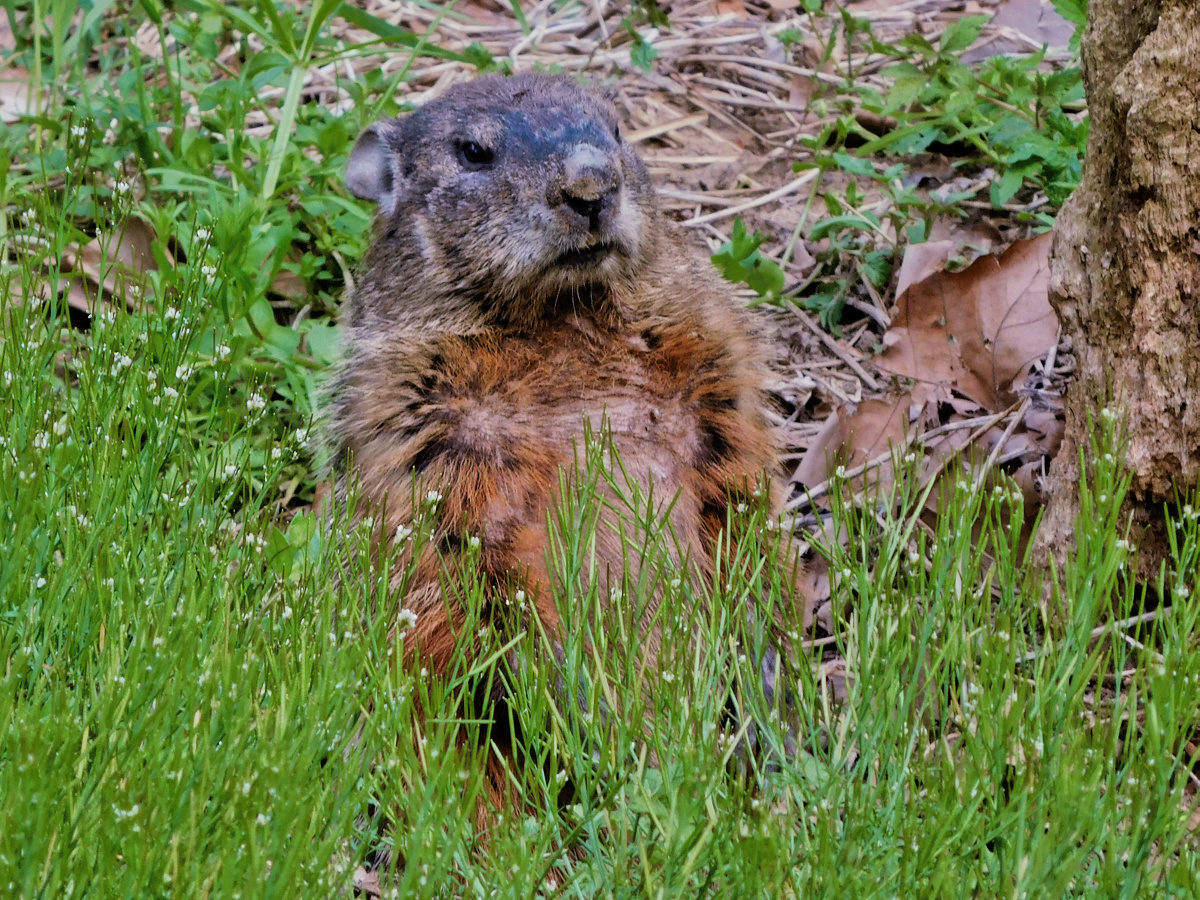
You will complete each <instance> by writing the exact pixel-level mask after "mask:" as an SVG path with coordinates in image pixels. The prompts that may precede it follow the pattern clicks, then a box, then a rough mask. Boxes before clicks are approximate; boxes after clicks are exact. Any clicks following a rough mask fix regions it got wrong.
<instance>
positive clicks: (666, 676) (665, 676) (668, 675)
mask: <svg viewBox="0 0 1200 900" xmlns="http://www.w3.org/2000/svg"><path fill="white" fill-rule="evenodd" d="M662 680H663V681H665V682H666V683H667V684H670V683H671V682H672V681H674V680H675V673H674V672H667V671H664V672H663V673H662Z"/></svg>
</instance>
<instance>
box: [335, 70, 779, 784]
mask: <svg viewBox="0 0 1200 900" xmlns="http://www.w3.org/2000/svg"><path fill="white" fill-rule="evenodd" d="M564 118H565V119H567V120H569V121H572V122H577V123H582V124H581V125H580V126H579V128H577V129H575V130H571V129H567V130H565V131H564V130H563V129H562V128H559V127H558V126H557V125H555V124H554V123H556V122H558V121H559V120H560V119H564ZM615 121H616V120H615V113H614V112H613V110H612V108H611V106H610V105H609V104H607V103H606V102H605V101H603V100H602V99H601V98H599V97H598V96H597V95H596V94H593V93H591V92H589V91H586V90H584V89H581V88H579V87H577V86H576V85H574V84H573V83H572V82H570V81H569V80H567V79H565V78H552V77H548V76H521V77H517V78H512V79H499V78H486V79H479V80H477V81H475V82H472V83H470V84H468V85H464V86H460V87H459V88H456V89H453V90H452V92H451V94H449V95H448V96H447V98H446V99H445V100H443V101H437V102H435V103H434V104H430V105H429V106H427V107H425V108H424V109H423V110H422V111H421V112H419V113H416V114H414V115H413V116H411V117H409V118H408V119H406V120H401V121H400V122H399V123H388V124H385V125H383V126H380V128H379V131H378V132H377V133H376V134H374V135H372V136H371V138H370V142H376V143H371V146H368V147H366V149H365V151H364V152H376V153H377V152H378V150H377V142H379V141H382V142H384V143H385V144H386V150H387V153H388V154H390V156H389V157H388V158H389V159H391V162H390V163H389V165H390V166H391V168H390V169H389V172H390V173H391V174H390V176H389V177H381V178H379V179H378V181H377V182H374V181H371V179H372V178H373V177H375V176H376V175H377V174H378V173H377V171H376V169H374V168H369V166H373V165H377V164H378V159H379V157H372V158H371V159H370V160H368V164H367V165H368V168H367V169H366V175H361V174H359V175H357V176H354V163H353V162H352V177H357V179H358V181H359V182H360V183H366V184H367V187H366V188H362V189H361V190H360V193H363V194H364V195H370V196H373V197H375V198H376V199H378V200H379V201H380V204H381V208H382V210H383V212H382V214H381V215H380V216H379V218H378V220H377V223H376V239H375V242H374V244H373V246H372V248H371V251H370V253H369V254H368V256H367V258H366V261H365V263H364V268H363V271H362V273H361V276H360V280H359V284H358V288H357V290H356V291H355V293H354V294H353V296H352V297H351V299H350V304H349V309H348V316H347V317H346V321H347V338H348V341H347V356H346V360H345V364H344V366H343V367H342V370H341V372H340V375H339V377H338V380H337V384H336V388H335V402H334V404H333V406H332V410H331V424H332V435H333V438H334V441H335V447H336V451H337V455H338V459H339V460H340V461H341V462H340V464H342V465H344V464H345V461H347V460H349V462H350V464H351V465H353V467H354V469H355V470H356V473H357V475H358V477H359V479H360V482H361V486H362V491H363V494H364V495H365V497H366V498H367V499H368V500H369V501H371V503H372V504H373V505H374V507H375V508H376V509H379V508H381V507H385V508H386V513H385V518H386V523H385V526H384V527H385V528H386V529H387V531H386V532H385V533H387V534H391V533H393V532H394V530H395V529H396V528H397V527H399V526H402V525H407V524H408V523H410V522H411V520H412V517H413V515H414V510H413V508H412V498H413V497H414V496H423V495H424V491H425V490H426V489H437V490H439V491H440V492H441V494H442V500H441V503H440V508H441V520H440V522H441V524H440V526H439V528H440V531H439V539H438V540H437V541H435V542H434V543H435V544H437V545H438V547H440V548H441V550H440V552H441V553H442V554H447V553H449V554H453V553H454V548H456V547H457V546H460V543H461V541H462V540H463V539H465V538H466V537H467V536H477V537H478V538H479V539H480V541H481V558H482V562H483V567H484V570H485V572H486V577H487V579H488V581H489V584H491V585H492V586H493V589H494V590H496V591H498V592H501V591H502V592H511V591H512V590H513V587H514V583H519V584H522V585H523V586H524V588H525V589H526V591H527V592H528V593H530V594H531V595H532V596H533V597H534V598H535V599H536V608H537V611H538V613H539V615H540V616H541V617H542V619H543V621H544V622H545V623H546V624H547V625H548V626H549V627H550V629H551V630H552V631H553V629H554V628H555V627H556V626H557V615H556V612H555V607H554V602H553V597H552V592H551V584H550V575H549V573H548V572H547V566H546V558H545V550H546V545H547V538H548V535H547V524H546V521H547V518H546V517H547V511H548V510H549V509H550V508H552V507H553V506H554V504H555V503H556V491H557V489H558V485H559V483H560V482H559V479H560V470H562V469H564V468H569V467H570V466H571V465H572V463H573V461H575V459H576V452H577V447H578V446H579V445H580V444H581V439H582V436H583V433H584V422H585V420H588V421H590V422H591V423H592V425H593V426H596V427H599V426H600V423H601V420H602V419H604V420H606V421H607V423H608V426H609V428H611V433H612V439H613V442H614V445H615V446H616V448H617V449H618V450H619V452H620V455H621V458H622V460H623V462H624V465H625V469H626V471H627V472H628V473H629V475H630V476H631V478H633V479H635V480H636V481H638V482H639V483H640V484H641V485H642V486H643V487H645V486H648V485H649V484H650V483H651V482H653V490H654V494H655V496H656V497H661V498H670V497H672V496H675V497H676V500H675V503H674V506H673V509H672V512H671V523H672V525H673V527H674V530H675V535H676V536H677V538H678V540H679V542H680V546H681V547H683V548H684V549H685V551H686V552H687V554H688V555H689V556H690V558H691V560H692V562H693V563H694V564H695V565H696V568H697V570H698V571H699V572H700V573H702V574H704V575H707V574H708V573H710V572H711V569H712V563H713V558H712V554H713V546H714V539H715V537H716V535H717V534H718V533H719V532H720V530H721V529H722V528H723V527H724V525H725V522H726V510H727V506H728V503H729V497H730V491H731V489H732V490H734V492H735V494H736V493H737V488H738V487H739V486H741V487H742V489H743V490H744V488H745V486H746V485H747V483H748V482H753V483H758V482H759V480H760V479H761V478H762V476H763V473H764V472H769V471H771V470H773V469H774V467H775V465H776V450H775V447H774V444H773V442H772V438H771V434H770V432H769V429H768V426H767V423H766V420H765V417H764V415H763V396H762V391H761V387H760V385H761V381H762V372H761V365H760V361H759V355H758V352H757V350H756V348H755V345H754V342H753V340H752V339H751V337H750V332H749V329H748V326H747V321H746V316H745V313H744V312H743V310H742V309H741V308H739V306H738V305H737V304H736V303H735V302H734V300H733V298H732V296H731V292H730V290H729V288H728V286H727V285H726V284H725V283H723V282H722V281H720V280H719V278H718V277H717V276H716V274H715V272H714V271H713V268H712V266H711V264H709V262H708V261H707V259H705V258H703V257H702V256H701V255H700V254H698V253H697V252H696V251H695V249H694V248H693V246H692V244H691V242H690V241H689V240H688V239H686V238H685V237H684V235H683V234H682V233H681V232H680V231H679V230H678V229H677V228H676V227H675V226H673V225H670V224H668V223H666V222H665V221H663V220H662V218H661V217H660V215H659V213H658V211H657V209H656V206H655V202H654V196H653V191H652V189H651V187H650V185H649V182H648V179H647V176H646V173H645V169H644V167H643V166H642V163H641V161H640V160H639V159H638V158H637V156H636V155H635V154H634V152H633V150H632V149H631V148H630V147H629V146H628V144H626V143H624V142H623V141H620V140H619V139H617V138H614V137H611V135H612V132H613V129H614V128H615ZM480 122H482V125H480V124H479V123H480ZM592 126H594V127H592ZM589 129H590V130H589ZM464 136H465V137H464ZM476 136H478V137H476ZM468 139H472V140H478V141H483V140H484V139H486V140H488V141H492V142H494V143H495V156H496V161H495V164H494V165H493V166H492V167H491V168H489V169H487V170H485V171H484V172H483V173H482V174H484V175H486V177H478V176H479V175H480V174H481V172H480V171H476V170H475V169H473V168H472V167H471V166H469V165H467V164H465V163H463V162H462V160H461V152H462V151H461V149H459V150H458V151H455V150H454V149H453V148H454V147H461V144H455V143H454V142H455V141H459V142H461V141H462V140H468ZM576 139H577V140H576ZM580 142H583V143H586V144H587V147H588V149H587V150H586V152H585V153H579V154H578V155H577V156H576V157H570V154H571V153H577V152H578V151H576V150H574V149H573V148H576V147H578V145H579V143H580ZM448 147H449V148H451V149H447V148H448ZM357 152H358V148H356V153H357ZM455 152H458V153H459V156H458V157H456V156H455ZM601 156H602V157H603V160H604V162H603V166H606V167H607V168H603V169H599V168H597V169H595V171H593V170H592V169H589V168H586V167H585V168H584V169H583V170H582V172H583V174H582V175H581V174H579V172H580V170H579V168H578V166H576V168H575V169H571V167H570V164H569V163H567V162H564V160H566V159H568V158H577V159H584V160H585V161H593V162H594V161H595V160H596V159H597V158H599V157H601ZM456 160H457V162H456ZM600 165H601V164H600V163H596V166H600ZM456 166H457V168H456ZM614 172H615V173H616V175H615V176H613V173H614ZM564 173H565V174H564ZM572 173H573V174H572ZM604 178H610V179H612V180H614V181H615V183H616V184H617V187H616V188H612V189H611V192H610V193H609V194H608V195H606V197H605V198H604V200H603V202H604V203H605V204H606V205H605V206H604V207H603V209H604V211H603V212H602V213H600V214H596V213H595V212H594V207H593V208H592V210H593V211H592V212H591V218H590V219H587V216H586V215H584V216H582V217H581V216H579V215H575V214H573V213H572V210H574V209H576V207H577V206H579V205H581V204H587V203H588V202H592V203H597V202H600V201H596V200H594V198H593V197H592V195H593V194H597V193H602V190H601V189H597V188H595V184H594V182H597V183H598V181H602V180H603V179H604ZM391 179H394V181H393V180H391ZM588 179H591V180H588ZM610 187H611V185H610ZM564 197H566V198H567V199H566V200H564V199H563V198H564ZM572 198H574V202H575V204H576V205H575V206H571V205H570V202H568V201H570V200H571V199H572ZM610 201H611V202H610ZM585 208H586V207H585ZM585 220H586V221H585ZM589 232H593V233H595V236H594V237H589ZM592 239H595V240H604V241H607V242H609V243H610V244H611V245H612V247H613V248H614V249H613V250H612V252H611V254H610V255H609V256H608V257H607V258H605V259H604V260H603V261H601V262H599V263H595V264H589V265H586V266H581V267H580V266H566V265H555V263H554V259H556V258H561V254H562V253H564V252H570V251H574V250H575V249H576V248H577V247H582V246H586V242H587V241H589V240H592ZM530 260H532V261H530ZM414 472H415V473H416V475H417V477H418V478H419V479H420V483H421V488H420V491H419V492H418V493H417V494H414V490H413V477H414ZM610 531H611V530H610V529H601V532H602V533H601V534H600V536H599V537H598V540H597V555H598V563H599V566H600V568H601V574H602V573H603V572H605V571H610V572H615V573H619V572H620V571H621V569H622V566H623V565H625V560H624V559H623V554H622V552H621V547H620V545H619V541H618V540H617V539H616V538H615V537H614V536H613V535H612V534H611V533H610ZM438 552H439V551H438V550H436V549H430V550H428V551H426V553H425V556H424V558H422V559H421V560H419V561H418V567H417V574H416V578H415V579H414V582H413V586H412V588H411V589H410V590H409V592H408V595H407V596H406V597H405V598H403V600H402V603H403V605H404V606H405V607H407V608H409V609H412V610H413V611H414V612H415V613H416V614H417V617H418V619H417V625H416V627H415V630H414V634H413V635H412V636H411V638H410V640H409V642H408V643H409V646H415V647H417V648H418V650H419V653H420V655H421V658H422V662H423V664H425V665H428V666H430V667H431V668H432V669H433V670H434V671H435V672H436V671H442V670H444V669H445V667H446V666H447V665H448V664H449V662H450V659H451V655H452V653H453V650H454V646H455V633H456V630H457V627H458V626H460V625H461V624H462V621H463V614H462V610H460V609H458V608H456V606H455V605H454V603H453V601H452V600H451V601H450V602H447V600H446V598H444V597H443V595H442V594H443V592H442V590H441V587H440V582H439V571H440V569H441V566H442V565H443V564H444V561H440V560H439V559H438ZM605 593H606V592H605ZM647 638H648V640H647V647H648V650H647V652H649V653H653V652H654V647H655V646H656V644H657V641H656V640H655V638H654V636H653V635H648V636H647ZM499 798H500V794H497V796H496V799H497V800H499Z"/></svg>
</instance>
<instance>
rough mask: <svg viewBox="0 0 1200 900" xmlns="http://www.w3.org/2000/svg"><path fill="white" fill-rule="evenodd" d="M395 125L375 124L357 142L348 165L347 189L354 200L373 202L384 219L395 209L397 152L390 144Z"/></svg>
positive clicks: (388, 123) (387, 123)
mask: <svg viewBox="0 0 1200 900" xmlns="http://www.w3.org/2000/svg"><path fill="white" fill-rule="evenodd" d="M391 125H392V123H390V122H376V123H375V124H374V125H371V126H370V127H369V128H367V129H366V131H364V132H363V133H362V134H361V135H359V137H358V140H357V141H355V142H354V149H353V150H351V151H350V162H348V163H347V164H346V187H348V188H349V189H350V193H352V194H353V195H354V196H355V197H360V198H362V199H363V200H374V201H375V202H376V203H378V204H379V209H380V211H381V212H382V213H384V214H385V215H391V214H392V213H393V212H394V211H395V208H396V150H395V148H394V147H393V146H392V144H391V142H390V141H389V140H388V133H389V132H390V130H391V128H390V127H389V126H391Z"/></svg>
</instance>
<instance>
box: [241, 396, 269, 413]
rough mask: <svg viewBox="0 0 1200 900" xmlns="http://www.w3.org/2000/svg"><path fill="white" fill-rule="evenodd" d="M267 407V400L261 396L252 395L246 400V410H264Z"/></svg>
mask: <svg viewBox="0 0 1200 900" xmlns="http://www.w3.org/2000/svg"><path fill="white" fill-rule="evenodd" d="M266 405H267V398H266V397H264V396H263V395H262V394H259V393H253V394H251V395H250V396H249V397H247V398H246V408H247V409H264V408H265V407H266Z"/></svg>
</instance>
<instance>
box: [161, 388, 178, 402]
mask: <svg viewBox="0 0 1200 900" xmlns="http://www.w3.org/2000/svg"><path fill="white" fill-rule="evenodd" d="M163 396H164V397H166V398H167V399H168V400H175V399H176V398H178V397H179V391H177V390H175V388H173V387H165V388H163Z"/></svg>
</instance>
